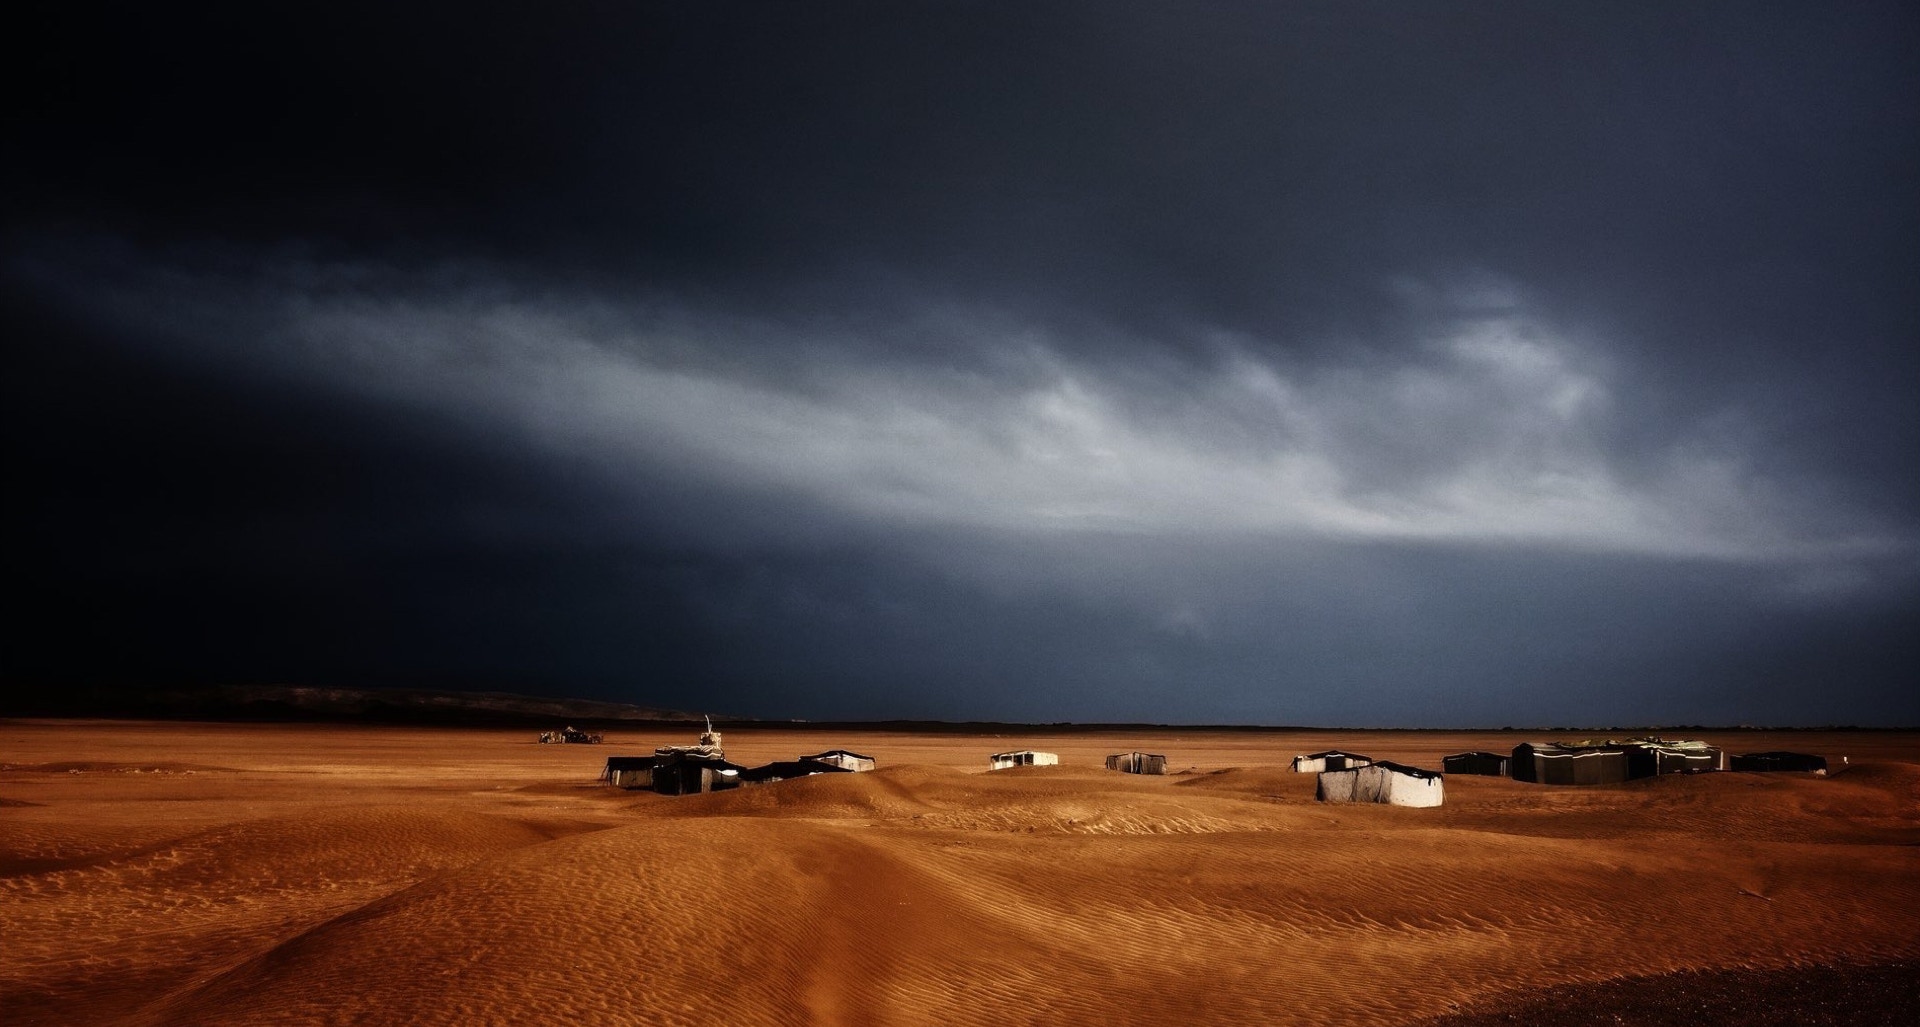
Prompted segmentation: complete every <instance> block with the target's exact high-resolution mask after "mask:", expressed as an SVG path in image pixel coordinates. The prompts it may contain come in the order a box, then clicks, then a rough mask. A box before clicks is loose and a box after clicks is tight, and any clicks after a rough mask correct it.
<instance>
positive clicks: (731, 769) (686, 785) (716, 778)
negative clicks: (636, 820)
mask: <svg viewBox="0 0 1920 1027" xmlns="http://www.w3.org/2000/svg"><path fill="white" fill-rule="evenodd" d="M745 769H747V768H745V767H742V766H740V765H739V764H737V763H729V762H727V761H726V759H725V758H724V757H721V756H718V755H710V754H705V753H698V752H673V753H666V754H662V755H660V756H659V757H657V762H656V763H655V764H654V767H653V790H654V791H656V792H659V793H660V794H662V795H697V794H700V793H702V792H718V791H723V790H725V789H728V788H736V787H739V785H740V773H741V771H744V770H745Z"/></svg>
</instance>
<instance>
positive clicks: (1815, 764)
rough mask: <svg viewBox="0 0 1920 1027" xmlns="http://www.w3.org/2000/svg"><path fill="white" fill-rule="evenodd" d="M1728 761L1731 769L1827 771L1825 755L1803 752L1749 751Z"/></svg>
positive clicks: (1823, 772) (1816, 772)
mask: <svg viewBox="0 0 1920 1027" xmlns="http://www.w3.org/2000/svg"><path fill="white" fill-rule="evenodd" d="M1728 762H1729V765H1730V767H1731V769H1733V770H1745V771H1767V772H1781V771H1787V772H1799V773H1803V774H1821V775H1825V774H1826V772H1827V758H1826V757H1825V756H1814V755H1811V754H1809V753H1804V752H1749V753H1744V754H1742V755H1739V756H1735V757H1733V758H1732V759H1731V760H1729V761H1728Z"/></svg>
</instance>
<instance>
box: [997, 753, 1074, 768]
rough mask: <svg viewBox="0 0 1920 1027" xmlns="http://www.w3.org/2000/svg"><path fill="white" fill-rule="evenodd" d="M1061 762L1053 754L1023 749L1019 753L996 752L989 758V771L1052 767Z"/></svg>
mask: <svg viewBox="0 0 1920 1027" xmlns="http://www.w3.org/2000/svg"><path fill="white" fill-rule="evenodd" d="M1059 762H1060V757H1059V756H1056V755H1054V754H1053V753H1050V752H1035V751H1034V750H1032V749H1021V750H1019V751H1017V752H996V753H994V754H993V755H991V756H989V757H987V769H988V770H1005V769H1007V768H1008V767H1051V766H1053V765H1055V764H1057V763H1059Z"/></svg>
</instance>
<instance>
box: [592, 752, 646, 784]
mask: <svg viewBox="0 0 1920 1027" xmlns="http://www.w3.org/2000/svg"><path fill="white" fill-rule="evenodd" d="M655 758H656V757H653V756H609V757H607V766H606V769H604V770H602V771H601V772H600V780H602V781H605V782H606V783H608V784H610V785H612V786H614V787H615V788H626V789H629V790H631V789H635V788H652V787H653V763H654V760H655Z"/></svg>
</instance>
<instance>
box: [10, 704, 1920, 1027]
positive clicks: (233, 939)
mask: <svg viewBox="0 0 1920 1027" xmlns="http://www.w3.org/2000/svg"><path fill="white" fill-rule="evenodd" d="M102 733H104V734H105V735H107V736H109V737H111V738H112V739H113V740H114V741H115V743H116V744H112V745H107V744H103V742H102V740H101V737H100V736H101V734H102ZM736 734H737V737H736ZM736 734H730V735H729V737H728V745H729V751H730V753H731V754H736V758H743V759H746V760H748V761H752V760H755V759H770V758H774V757H776V756H790V755H791V754H793V753H796V752H802V751H813V750H817V749H820V748H826V747H829V746H831V745H834V744H848V743H849V740H848V739H846V738H844V737H834V738H826V737H821V736H816V735H809V734H807V733H805V732H775V731H765V732H761V731H755V732H752V733H751V735H749V733H748V732H738V733H736ZM0 737H4V738H5V740H6V742H7V746H8V748H7V752H8V756H9V758H10V759H14V760H16V761H17V762H15V763H12V764H9V765H8V766H7V768H6V769H4V770H0V795H5V796H7V797H9V798H11V799H14V800H16V801H19V802H31V803H35V804H36V805H32V806H25V805H21V806H8V807H7V808H6V809H5V810H4V811H0V818H5V819H0V825H4V826H5V829H6V830H5V835H4V839H5V844H4V846H0V849H3V850H4V851H0V859H3V860H5V861H6V862H5V867H4V870H3V871H0V873H4V876H0V918H4V921H3V922H4V923H5V925H6V935H7V944H6V945H5V946H3V947H0V1009H4V1010H6V1012H7V1016H6V1021H7V1022H8V1023H9V1024H16V1023H18V1024H37V1023H89V1024H95V1023H104V1024H114V1023H119V1024H175V1023H196V1024H197V1023H207V1024H222V1023H233V1024H243V1023H244V1024H261V1023H272V1024H283V1023H284V1024H323V1023H393V1024H402V1023H444V1024H455V1023H459V1024H488V1023H516V1022H528V1021H530V1020H559V1019H564V1020H568V1021H574V1022H582V1023H607V1024H626V1023H660V1024H677V1023H684V1024H695V1023H699V1024H703V1025H711V1024H715V1023H725V1024H843V1023H876V1024H947V1023H961V1024H972V1023H978V1024H987V1023H993V1024H1006V1023H1016V1024H1023V1023H1061V1024H1069V1023H1095V1022H1100V1023H1167V1022H1179V1021H1185V1020H1190V1019H1194V1018H1197V1017H1198V1016H1200V1015H1202V1014H1204V1015H1206V1016H1208V1017H1209V1018H1210V1019H1212V1020H1215V1021H1218V1022H1224V1023H1249V1024H1251V1023H1273V1024H1382V1023H1387V1024H1391V1023H1414V1022H1418V1021H1420V1020H1422V1019H1425V1018H1430V1017H1435V1016H1440V1015H1443V1014H1449V1013H1457V1012H1458V1011H1459V1010H1463V1009H1465V1010H1471V1009H1476V1008H1482V1007H1484V1008H1490V1009H1493V1008H1498V1009H1507V1008H1512V1009H1524V1008H1528V1007H1526V1006H1525V1001H1526V996H1527V995H1528V994H1529V993H1531V991H1532V990H1533V989H1539V988H1545V987H1554V986H1560V987H1579V986H1599V985H1602V984H1606V983H1607V982H1618V981H1621V980H1623V979H1627V978H1642V977H1648V976H1651V975H1663V974H1665V975H1673V974H1682V975H1684V974H1686V973H1688V972H1694V971H1715V972H1722V971H1724V972H1732V971H1741V972H1755V973H1763V976H1764V971H1768V970H1770V969H1775V968H1785V967H1806V966H1824V965H1851V964H1868V965H1881V966H1885V965H1888V964H1895V963H1900V962H1902V961H1905V962H1907V963H1909V964H1910V963H1911V962H1912V961H1914V960H1916V959H1920V912H1916V911H1920V873H1917V871H1920V802H1916V799H1917V798H1920V765H1916V764H1915V763H1914V762H1912V760H1911V758H1910V756H1912V755H1920V744H1916V743H1920V739H1914V738H1912V737H1905V736H1903V737H1902V738H1901V739H1898V740H1896V741H1893V742H1889V741H1888V740H1887V739H1886V738H1885V737H1884V736H1881V737H1877V738H1875V739H1871V740H1869V742H1868V743H1867V744H1868V745H1870V746H1877V747H1879V748H1878V749H1877V750H1875V751H1874V753H1873V755H1874V757H1875V758H1873V759H1871V760H1868V761H1866V762H1862V761H1860V760H1856V761H1855V763H1856V764H1858V765H1854V766H1849V767H1848V768H1847V769H1846V771H1845V772H1844V773H1841V774H1837V775H1836V776H1834V777H1832V778H1815V777H1809V776H1803V775H1744V774H1743V775H1732V774H1724V775H1700V776H1692V777H1673V778H1663V779H1657V780H1651V781H1639V782H1633V783H1630V784H1628V785H1622V786H1614V787H1603V788H1580V789H1572V788H1551V787H1546V786H1534V785H1524V784H1517V783H1515V782H1511V781H1505V780H1498V779H1479V778H1451V779H1449V781H1448V790H1449V794H1448V804H1447V805H1446V806H1444V807H1441V808H1439V809H1432V810H1408V809H1399V808H1388V807H1355V806H1325V805H1322V804H1318V803H1315V802H1314V801H1313V800H1312V792H1313V776H1312V775H1310V774H1293V773H1291V772H1290V771H1288V770H1286V769H1285V762H1286V760H1287V759H1288V758H1290V757H1291V755H1293V753H1294V752H1297V751H1306V750H1307V748H1309V747H1310V746H1309V745H1307V744H1302V743H1305V742H1308V741H1309V740H1308V739H1307V738H1305V737H1304V736H1299V735H1279V734H1275V735H1270V736H1263V737H1262V736H1255V737H1250V736H1249V734H1248V733H1245V732H1232V733H1220V734H1218V735H1216V736H1206V735H1203V734H1192V735H1189V736H1188V737H1187V738H1186V739H1183V741H1184V745H1183V746H1182V747H1181V749H1180V750H1179V754H1178V756H1179V759H1178V763H1179V765H1180V766H1181V767H1182V768H1183V769H1186V768H1190V769H1191V772H1190V773H1184V774H1175V775H1170V776H1167V777H1162V778H1153V777H1134V776H1130V775H1122V774H1114V773H1109V772H1107V771H1105V770H1102V769H1097V764H1096V763H1095V762H1094V759H1095V758H1097V756H1096V754H1099V753H1102V752H1104V751H1121V750H1123V749H1128V748H1134V747H1139V746H1138V745H1137V744H1135V743H1138V742H1139V741H1140V739H1137V738H1127V737H1085V736H1080V737H1071V736H1070V737H1066V738H1062V739H1058V740H1054V744H1053V745H1052V746H1050V747H1053V748H1057V749H1058V750H1060V751H1061V752H1062V756H1063V759H1065V760H1066V761H1067V762H1066V764H1065V765H1063V766H1060V767H1036V768H1021V769H1018V770H1012V771H1004V772H998V773H993V774H986V773H983V772H982V768H983V767H984V755H985V753H986V752H988V751H991V750H992V749H994V748H1003V747H1006V746H1005V745H1004V741H1005V740H1004V739H987V738H979V737H971V736H949V737H940V736H877V737H873V738H864V739H859V740H857V744H854V746H853V747H856V748H860V749H861V750H862V751H868V752H871V753H873V754H874V755H876V756H878V757H880V759H881V760H882V769H881V770H879V771H877V772H874V773H870V774H845V775H829V776H822V777H814V778H807V779H803V780H798V781H790V782H785V783H782V784H778V785H774V786H768V787H763V788H755V789H742V790H738V791H733V792H725V793H719V794H713V795H701V796H687V797H682V798H677V799H675V798H667V797H661V796H654V795H650V794H645V793H627V792H621V791H617V790H612V789H606V788H602V787H599V786H597V785H596V784H594V782H593V778H594V776H595V774H596V773H597V770H598V762H599V760H601V759H603V758H604V757H605V756H606V755H608V754H610V753H615V752H620V751H623V749H622V748H621V747H620V746H618V745H609V746H603V747H580V748H582V749H590V750H597V751H588V752H579V751H573V752H567V751H556V749H558V748H560V747H550V746H549V747H540V746H535V745H532V744H531V743H530V742H529V741H528V740H527V739H525V738H522V737H520V735H519V734H515V733H506V732H484V731H433V730H414V731H406V730H400V729H393V730H387V731H379V732H364V731H349V730H345V729H336V730H332V731H329V730H326V729H318V728H311V727H303V728H298V729H294V728H283V727H253V728H238V727H218V728H215V727H189V726H180V725H171V726H155V727H149V726H141V725H119V726H113V727H111V728H110V729H100V728H88V727H85V726H78V725H68V724H37V723H19V722H16V723H11V724H4V725H0ZM196 737H197V742H198V744H199V746H200V747H201V749H202V753H203V758H204V759H206V762H204V763H195V764H194V766H195V767H206V768H209V769H208V770H207V771H206V772H200V773H195V774H192V775H188V774H185V773H184V772H182V773H174V774H165V775H156V774H152V773H146V772H144V771H149V770H151V769H152V768H155V767H168V766H170V765H176V764H177V765H179V766H186V765H187V764H189V763H193V760H191V759H189V758H187V755H186V754H184V753H183V752H182V750H187V749H192V748H193V747H194V744H195V741H196ZM1319 737H1320V736H1315V739H1316V740H1318V738H1319ZM663 740H669V739H663ZM1391 740H1393V741H1395V742H1398V743H1400V744H1401V745H1403V746H1405V745H1406V743H1407V742H1408V741H1409V739H1408V738H1406V737H1401V736H1394V737H1392V738H1391ZM616 741H620V740H616ZM625 741H627V743H628V747H629V748H631V749H633V750H635V751H643V750H641V748H640V747H641V746H642V745H647V744H650V743H651V742H652V739H649V738H645V737H640V738H635V739H631V740H625ZM1425 741H1427V742H1429V743H1439V744H1430V745H1429V748H1431V749H1432V751H1431V752H1429V753H1427V754H1426V756H1425V758H1424V759H1421V758H1419V756H1418V754H1417V753H1413V754H1407V753H1403V752H1398V751H1396V752H1392V753H1386V754H1385V755H1391V756H1393V757H1395V758H1403V759H1405V758H1408V757H1409V755H1411V756H1413V758H1412V759H1411V761H1412V762H1424V763H1427V764H1429V765H1432V764H1435V763H1437V757H1438V755H1439V754H1440V753H1441V752H1445V751H1453V750H1454V749H1457V748H1466V747H1470V746H1469V745H1462V744H1453V743H1456V742H1458V741H1461V739H1457V738H1453V739H1448V738H1441V739H1435V738H1428V739H1425ZM994 742H1000V743H1003V744H999V745H996V744H993V743H994ZM1802 742H1803V745H1802V747H1805V745H1804V742H1805V739H1802ZM1060 743H1067V744H1060ZM1338 744H1340V746H1341V747H1343V748H1349V749H1361V751H1368V750H1367V749H1365V748H1363V747H1362V746H1361V745H1359V744H1357V743H1355V742H1353V741H1352V740H1350V739H1349V740H1343V741H1342V742H1340V743H1338ZM1849 744H1854V745H1856V746H1859V745H1860V744H1861V743H1860V741H1859V740H1858V739H1855V740H1853V741H1852V742H1851V743H1849ZM1311 747H1324V746H1319V745H1314V746H1311ZM1407 747H1408V748H1411V746H1407ZM89 748H93V749H111V750H116V751H115V752H114V753H113V756H114V758H112V759H108V758H106V754H104V753H101V752H88V751H85V750H88V749H89ZM568 748H571V747H568ZM1166 748H1172V746H1171V745H1168V746H1166ZM1374 748H1376V749H1379V748H1384V747H1383V746H1378V745H1376V746H1375V747H1374ZM1862 748H1863V749H1864V748H1865V747H1864V746H1863V747H1862ZM63 750H64V751H63ZM1375 754H1376V755H1382V753H1378V752H1376V753H1375ZM1262 755H1264V757H1265V759H1264V761H1261V760H1257V759H1249V758H1248V757H1250V756H1251V757H1258V756H1262ZM1864 756H1865V753H1864V752H1863V758H1864ZM29 761H31V762H29ZM83 763H84V764H88V765H89V766H88V767H87V768H82V769H81V772H79V773H68V772H66V771H67V769H73V768H67V767H65V766H64V765H65V764H83ZM109 764H112V765H113V766H115V767H119V766H125V767H129V768H139V769H141V770H143V773H141V774H138V775H135V774H132V773H118V772H116V771H114V770H111V769H107V770H103V769H101V768H104V767H107V765H109ZM49 767H60V768H62V769H59V770H50V769H48V768H49ZM217 767H229V768H230V769H227V770H217V769H213V768H217ZM178 810H190V811H191V813H189V814H186V815H178V814H176V812H175V811H178ZM1894 976H1895V979H1896V980H1905V979H1907V978H1902V977H1900V976H1899V974H1898V972H1894ZM1909 976H1910V972H1909ZM1660 979H1663V980H1667V981H1685V980H1691V979H1693V978H1689V977H1685V976H1680V977H1666V978H1660ZM1876 979H1877V978H1876ZM1808 1001H1812V1000H1808ZM1501 1003H1507V1005H1504V1006H1503V1005H1500V1004H1501ZM1515 1003H1518V1004H1517V1005H1516V1004H1515ZM1534 1015H1535V1016H1537V1015H1538V1014H1537V1012H1536V1013H1535V1014H1534ZM1855 1022H1856V1023H1858V1022H1861V1021H1858V1020H1856V1021H1855Z"/></svg>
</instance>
